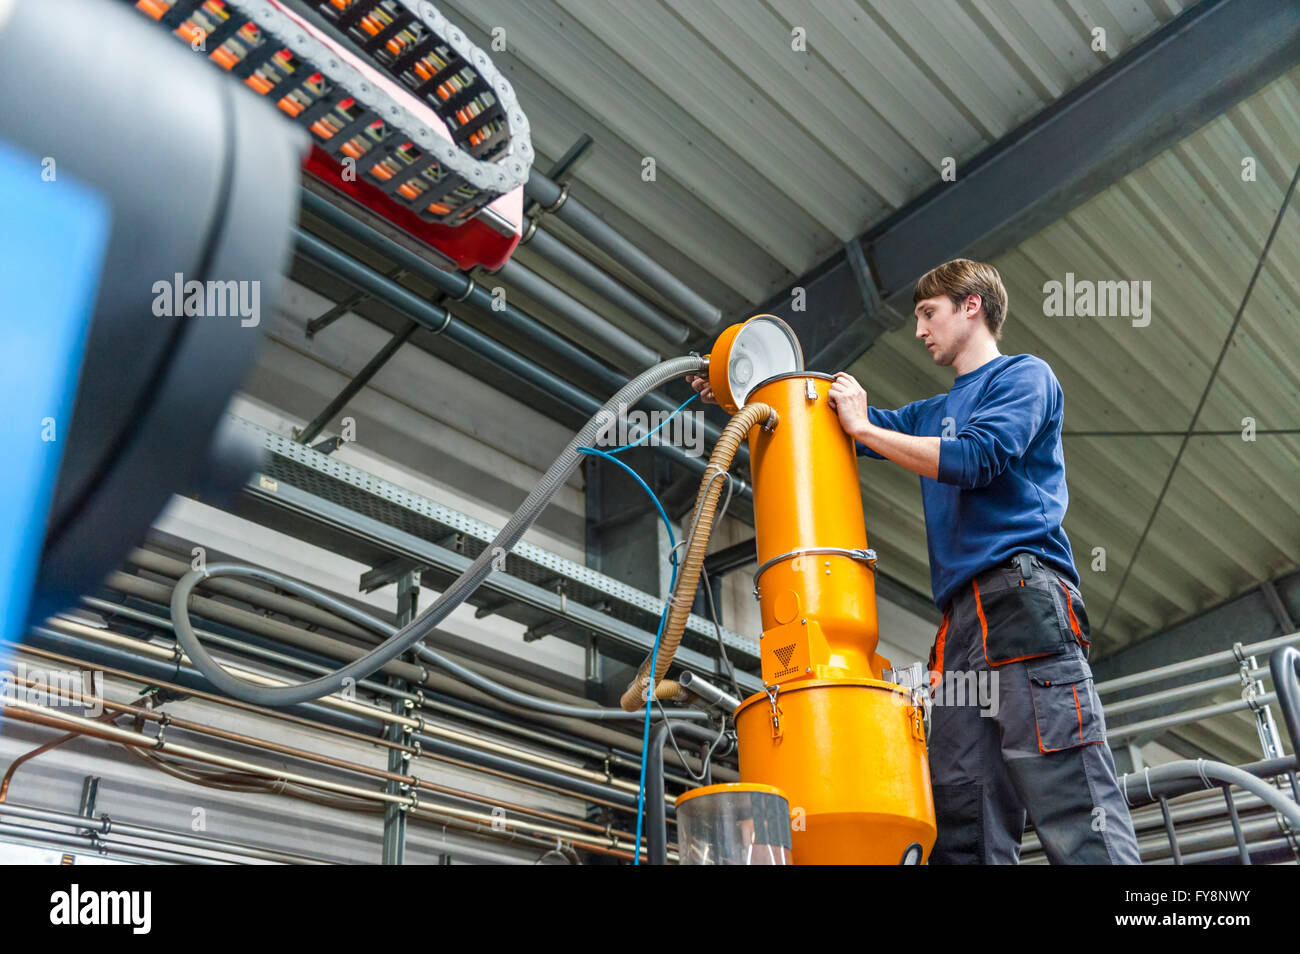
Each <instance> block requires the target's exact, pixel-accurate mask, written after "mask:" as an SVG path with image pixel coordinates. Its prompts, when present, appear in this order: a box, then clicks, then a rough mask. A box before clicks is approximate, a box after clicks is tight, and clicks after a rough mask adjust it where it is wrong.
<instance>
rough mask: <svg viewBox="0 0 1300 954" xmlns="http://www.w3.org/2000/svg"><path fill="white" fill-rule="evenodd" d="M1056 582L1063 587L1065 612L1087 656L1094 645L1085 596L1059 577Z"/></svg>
mask: <svg viewBox="0 0 1300 954" xmlns="http://www.w3.org/2000/svg"><path fill="white" fill-rule="evenodd" d="M1056 582H1057V584H1058V585H1059V586H1060V587H1061V590H1062V594H1063V596H1064V599H1065V613H1066V618H1067V619H1068V620H1069V623H1070V632H1071V633H1073V634H1074V638H1075V639H1076V640H1077V641H1078V643H1079V645H1080V646H1082V647H1083V654H1084V656H1085V657H1086V656H1087V655H1088V650H1089V649H1090V648H1091V647H1092V642H1091V639H1092V632H1091V630H1090V629H1089V627H1088V611H1087V610H1086V609H1084V606H1083V596H1082V595H1080V593H1079V591H1078V590H1076V589H1074V588H1073V587H1071V586H1069V585H1067V584H1066V583H1065V581H1064V580H1060V579H1058V580H1057V581H1056Z"/></svg>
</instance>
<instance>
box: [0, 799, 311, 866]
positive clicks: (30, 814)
mask: <svg viewBox="0 0 1300 954" xmlns="http://www.w3.org/2000/svg"><path fill="white" fill-rule="evenodd" d="M5 815H13V816H14V817H15V818H30V819H32V820H34V821H44V822H49V823H51V824H55V825H66V826H68V827H71V828H75V829H85V828H87V822H91V823H92V824H91V825H90V829H91V830H94V831H96V833H97V834H98V835H100V836H101V840H102V838H103V836H106V835H130V836H131V837H133V838H143V839H149V840H152V841H157V842H165V843H170V844H177V845H189V846H192V847H196V848H207V849H209V850H211V851H224V852H228V853H230V854H233V855H242V856H244V857H247V858H257V859H259V860H262V861H277V862H281V863H284V864H307V865H326V864H330V862H328V861H326V860H324V859H322V858H312V857H310V856H308V855H297V854H293V853H292V852H287V851H277V850H275V849H274V848H263V847H261V846H255V845H241V844H239V843H237V842H232V841H221V840H219V839H216V838H207V837H204V836H203V835H191V834H189V833H188V832H180V831H168V830H167V829H165V828H150V827H146V826H144V825H133V824H131V823H129V822H122V821H118V820H117V819H116V818H114V819H110V818H109V817H108V816H107V815H102V814H101V815H99V816H98V817H90V818H88V817H86V816H84V815H72V814H69V813H67V812H60V811H55V810H54V809H50V808H38V807H36V806H33V805H15V804H13V803H9V804H6V805H5V806H4V807H3V809H0V817H2V816H5ZM94 822H98V823H99V824H98V825H96V824H93V823H94Z"/></svg>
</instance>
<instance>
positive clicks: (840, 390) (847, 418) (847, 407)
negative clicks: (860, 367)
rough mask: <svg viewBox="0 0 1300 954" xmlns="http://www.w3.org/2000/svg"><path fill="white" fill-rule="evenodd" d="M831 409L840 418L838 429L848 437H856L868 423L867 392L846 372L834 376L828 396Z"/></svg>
mask: <svg viewBox="0 0 1300 954" xmlns="http://www.w3.org/2000/svg"><path fill="white" fill-rule="evenodd" d="M828 398H829V400H830V404H831V407H832V408H834V409H835V413H836V414H838V415H839V416H840V427H842V428H844V430H845V432H846V433H847V434H850V435H854V436H855V438H856V435H857V434H858V433H859V432H861V430H862V429H863V428H864V427H865V426H866V425H867V424H868V423H870V419H869V418H868V417H867V392H866V391H865V390H864V389H863V387H862V385H860V384H858V382H857V379H856V378H854V377H853V375H851V374H849V373H848V372H847V371H841V372H839V373H838V374H836V375H835V383H834V384H832V385H831V390H830V394H829V395H828Z"/></svg>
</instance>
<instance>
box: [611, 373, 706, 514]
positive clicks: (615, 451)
mask: <svg viewBox="0 0 1300 954" xmlns="http://www.w3.org/2000/svg"><path fill="white" fill-rule="evenodd" d="M697 397H699V395H698V394H692V395H691V396H690V397H688V398H687V399H686V400H685V401H683V402H682V403H681V404H679V405H678V406H677V410H675V411H673V413H671V414H669V415H668V416H667V417H665V418H664V419H663V420H662V421H660V422H659V425H658V427H656V428H655V429H654V430H653V431H647V432H646V433H645V434H642V435H641V436H640V437H638V438H637V439H636V440H634V441H633V442H632V443H631V444H624V445H623V446H622V447H615V448H613V449H612V450H610V451H608V453H610V454H621V453H623V451H625V450H627V449H628V448H629V447H636V446H637V445H638V444H640V443H641V442H642V441H648V440H649V439H650V438H651V436H652V435H654V434H655V433H656V432H657V431H659V429H660V428H662V427H663V426H664V425H665V424H667V423H668V422H669V421H671V420H672V419H673V418H675V417H676V416H677V415H678V414H680V413H682V411H683V410H685V409H686V405H688V404H690V403H691V402H692V401H694V400H695V399H696V398H697ZM649 490H650V488H649V487H647V488H646V491H647V492H649ZM650 496H652V497H653V496H654V494H651V495H650Z"/></svg>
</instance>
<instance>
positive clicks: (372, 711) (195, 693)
mask: <svg viewBox="0 0 1300 954" xmlns="http://www.w3.org/2000/svg"><path fill="white" fill-rule="evenodd" d="M51 622H58V623H62V624H64V625H65V626H68V627H69V628H78V627H80V624H74V623H70V622H69V621H66V620H51ZM84 628H87V629H89V627H84ZM95 634H96V635H101V634H99V633H98V631H95ZM0 644H7V645H10V646H13V647H14V648H16V649H21V650H22V651H23V652H24V653H29V654H31V655H35V656H40V657H41V658H44V659H52V660H55V661H58V662H63V663H66V664H68V665H71V666H77V667H80V668H86V667H87V664H86V662H85V661H84V660H80V659H76V658H75V657H72V656H65V655H63V654H62V653H56V652H52V651H50V650H46V649H39V648H37V647H34V646H24V645H22V644H19V643H12V642H9V641H8V640H0ZM141 648H148V649H153V650H158V651H159V652H160V653H161V654H162V655H164V656H166V657H167V658H171V656H172V654H171V653H169V652H167V651H166V650H163V649H162V648H161V647H158V646H152V645H150V644H147V643H142V644H141ZM94 668H95V669H96V670H97V671H99V672H103V673H105V674H107V675H113V676H116V677H118V678H121V679H126V680H129V681H131V682H135V683H139V684H140V685H144V686H156V687H158V688H161V689H168V690H171V691H174V692H177V693H180V694H182V695H187V696H192V697H194V698H196V699H203V700H205V701H208V702H214V703H217V704H218V705H225V706H231V707H233V708H236V709H239V710H241V711H244V712H249V713H253V714H255V715H259V716H264V717H267V718H271V719H278V720H280V721H282V722H288V723H290V724H292V725H299V726H303V727H304V728H310V729H315V730H318V731H325V732H328V733H330V734H332V735H338V736H340V737H343V738H350V739H356V740H357V741H360V742H365V743H368V744H371V745H378V746H381V747H383V748H388V749H396V750H398V751H400V752H409V753H412V754H414V753H415V751H416V750H415V747H414V746H410V745H403V744H402V743H400V742H392V741H389V740H388V739H384V738H377V737H375V736H370V735H366V734H364V733H362V732H357V731H355V730H353V729H344V728H341V727H339V726H331V725H328V724H327V723H323V722H315V721H313V720H311V719H307V718H304V717H302V716H295V715H291V714H289V713H285V712H280V711H279V710H276V709H266V708H263V707H261V706H256V705H252V704H251V703H247V702H241V701H240V700H238V699H231V698H228V697H226V696H219V695H215V694H214V693H210V692H204V691H203V690H201V689H191V688H189V687H188V686H182V685H180V684H178V683H174V682H167V681H165V680H159V679H148V678H145V677H144V676H140V675H137V674H136V673H133V672H129V671H127V670H124V669H115V668H113V667H111V666H95V667H94ZM321 701H322V702H324V701H325V700H321ZM354 708H358V709H361V708H364V710H365V714H366V715H368V716H372V717H373V718H377V719H384V721H392V720H393V719H394V716H393V714H392V713H390V712H387V711H386V710H383V709H379V708H378V707H360V706H357V707H354ZM406 721H408V722H410V723H411V724H412V725H415V724H416V720H414V719H410V720H406ZM423 757H425V758H430V759H434V760H436V761H440V762H447V763H449V764H452V765H457V766H464V767H467V768H471V769H473V770H475V771H478V772H484V773H487V774H492V775H499V776H500V777H502V778H508V779H510V780H511V781H516V782H520V783H522V784H525V785H530V786H533V787H536V788H543V789H546V790H548V791H556V792H559V793H561V794H564V795H567V796H569V797H571V798H577V799H581V800H584V801H588V802H591V803H593V804H598V805H602V806H605V807H608V808H613V809H617V810H618V811H622V812H633V811H635V809H634V808H631V807H629V806H626V805H620V804H618V803H617V802H611V801H607V800H604V799H600V798H597V797H595V796H592V795H584V794H580V793H577V792H572V791H569V790H568V789H564V788H561V787H557V786H555V785H553V784H551V783H547V782H541V781H534V780H532V779H528V778H526V777H524V776H520V775H513V774H510V773H506V772H504V771H502V770H500V769H489V768H486V767H480V766H476V765H474V764H473V763H468V762H465V761H464V760H462V759H456V758H453V757H451V756H445V755H433V754H428V753H424V754H423ZM559 764H563V763H559ZM599 780H600V781H602V782H603V781H605V777H604V776H600V779H599ZM620 787H621V786H620Z"/></svg>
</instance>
